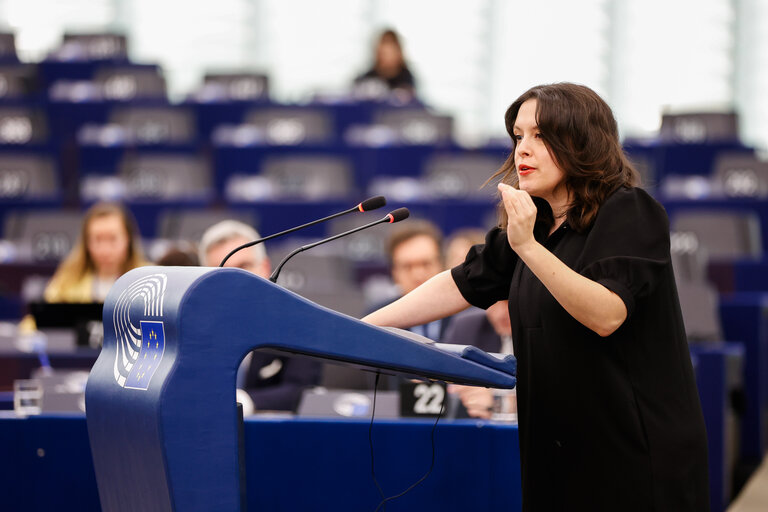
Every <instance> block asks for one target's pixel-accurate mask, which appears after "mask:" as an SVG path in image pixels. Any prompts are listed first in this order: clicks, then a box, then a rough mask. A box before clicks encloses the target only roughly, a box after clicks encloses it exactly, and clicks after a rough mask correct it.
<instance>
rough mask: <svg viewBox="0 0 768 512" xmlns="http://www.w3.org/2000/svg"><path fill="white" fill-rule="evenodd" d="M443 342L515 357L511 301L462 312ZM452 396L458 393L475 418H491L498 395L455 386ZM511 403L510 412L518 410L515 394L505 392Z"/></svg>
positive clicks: (452, 388) (449, 389) (451, 390)
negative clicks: (510, 315) (510, 311)
mask: <svg viewBox="0 0 768 512" xmlns="http://www.w3.org/2000/svg"><path fill="white" fill-rule="evenodd" d="M441 341H442V342H443V343H453V344H457V345H473V346H475V347H477V348H479V349H480V350H484V351H485V352H491V353H497V354H514V349H513V348H512V325H511V323H510V319H509V301H506V300H500V301H499V302H497V303H495V304H493V305H492V306H490V307H489V308H488V309H487V310H485V311H483V310H482V309H480V308H470V309H468V310H466V311H463V312H461V313H459V314H458V315H455V316H454V317H453V320H451V325H450V326H448V329H447V330H446V331H445V335H444V336H443V339H442V340H441ZM448 391H449V392H450V393H456V394H457V395H458V396H459V399H460V400H461V403H462V405H463V406H464V407H465V408H466V410H467V414H468V415H469V416H471V417H473V418H483V419H488V418H490V417H491V412H492V411H493V402H494V392H493V390H491V389H488V388H481V387H477V386H459V385H451V386H449V387H448ZM504 395H506V398H504V399H506V400H509V404H508V406H507V408H506V410H508V411H510V412H516V411H517V401H516V399H515V396H514V393H504Z"/></svg>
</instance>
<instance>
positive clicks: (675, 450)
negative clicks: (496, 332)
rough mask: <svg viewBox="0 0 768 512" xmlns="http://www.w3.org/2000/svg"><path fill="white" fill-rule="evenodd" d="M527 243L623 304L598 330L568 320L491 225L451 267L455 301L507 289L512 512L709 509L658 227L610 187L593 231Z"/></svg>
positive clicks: (479, 299)
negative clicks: (513, 405) (609, 325)
mask: <svg viewBox="0 0 768 512" xmlns="http://www.w3.org/2000/svg"><path fill="white" fill-rule="evenodd" d="M536 236H537V239H538V240H539V241H540V242H541V243H542V244H543V245H544V246H545V247H546V248H547V249H548V250H550V251H551V252H552V253H554V254H555V255H556V256H557V257H558V258H559V259H560V260H561V261H563V262H564V263H565V264H566V265H568V266H569V267H570V268H572V269H574V270H575V271H576V272H578V273H580V274H582V275H584V276H586V277H588V278H590V279H592V280H594V281H597V282H598V283H601V284H602V285H604V286H605V287H606V288H608V289H609V290H611V291H613V292H615V293H616V294H617V295H618V296H619V297H621V299H622V300H623V301H624V303H625V304H626V307H627V312H628V316H627V319H626V321H625V322H624V324H623V325H622V326H621V327H620V328H619V329H617V330H616V332H614V333H613V334H611V335H610V336H608V337H606V338H602V337H600V336H598V335H597V334H596V333H594V332H593V331H591V330H590V329H588V328H586V327H585V326H584V325H582V324H581V323H579V322H578V321H576V320H575V319H574V318H573V317H571V315H570V314H568V313H567V312H566V311H565V309H563V307H562V306H560V304H559V303H558V302H557V301H556V300H555V299H554V297H552V295H551V294H550V293H549V291H548V290H547V289H546V288H545V287H544V285H543V284H542V283H541V282H540V281H539V280H538V278H536V276H534V275H533V273H532V272H531V271H530V269H529V268H528V267H527V266H526V265H525V264H524V263H523V262H522V261H521V260H519V258H518V257H517V255H516V254H515V253H514V252H513V251H512V249H511V248H510V247H509V244H508V242H507V238H506V232H504V231H503V230H500V229H498V228H497V229H493V230H491V231H490V232H489V233H488V235H487V237H486V243H485V245H478V246H475V247H473V248H472V249H471V250H470V251H469V253H468V255H467V258H466V261H465V262H464V263H463V264H462V265H459V266H457V267H456V268H454V269H453V270H452V275H453V279H454V280H455V282H456V284H457V285H458V287H459V290H460V291H461V293H462V295H463V296H464V298H465V299H466V300H467V301H468V302H470V303H471V304H473V305H476V306H479V307H482V308H487V307H488V306H490V305H491V304H493V303H494V302H496V301H497V300H501V299H505V298H507V297H509V314H510V317H511V320H512V333H513V338H514V348H515V355H516V356H517V358H518V390H517V397H518V398H517V399H518V414H519V422H520V456H521V465H522V489H523V510H525V511H535V512H541V511H549V510H552V511H561V510H578V511H581V510H585V511H586V510H588V511H611V512H616V511H621V512H627V511H643V512H648V511H674V512H688V511H690V512H701V511H708V510H709V489H708V469H707V440H706V432H705V430H704V419H703V416H702V413H701V405H700V403H699V398H698V393H697V390H696V384H695V381H694V375H693V368H692V365H691V358H690V353H689V351H688V344H687V341H686V337H685V329H684V326H683V320H682V316H681V313H680V304H679V301H678V297H677V288H676V286H675V280H674V276H673V273H672V263H671V261H670V253H669V221H668V219H667V215H666V213H665V212H664V209H663V208H662V206H661V205H660V204H659V203H657V202H656V201H655V200H654V199H653V198H651V197H650V196H649V195H648V194H647V193H646V192H645V191H643V190H642V189H639V188H631V189H630V188H621V189H619V190H617V191H616V192H614V193H613V194H612V195H611V196H610V197H609V198H608V199H607V200H606V201H605V203H604V204H603V205H602V206H601V208H600V211H599V212H598V215H597V217H596V219H595V222H594V223H593V225H592V227H591V228H590V229H588V230H587V231H586V232H585V233H578V232H576V231H574V230H573V229H571V228H570V227H569V226H568V225H567V223H565V224H564V225H563V226H561V227H560V228H558V229H557V230H556V231H555V232H554V233H552V234H551V235H550V236H547V233H546V232H544V233H541V232H538V233H537V235H536Z"/></svg>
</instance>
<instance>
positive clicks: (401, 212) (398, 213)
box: [269, 208, 411, 283]
mask: <svg viewBox="0 0 768 512" xmlns="http://www.w3.org/2000/svg"><path fill="white" fill-rule="evenodd" d="M410 214H411V212H409V211H408V208H398V209H397V210H394V211H391V212H389V213H388V214H387V215H386V216H385V217H384V218H382V219H379V220H375V221H373V222H370V223H368V224H364V225H362V226H358V227H356V228H354V229H350V230H349V231H345V232H344V233H339V234H338V235H334V236H332V237H330V238H326V239H324V240H320V241H318V242H313V243H311V244H307V245H303V246H301V247H299V248H298V249H294V250H293V251H291V253H290V254H288V256H286V257H285V258H283V261H281V262H280V264H279V265H278V266H277V268H276V269H275V271H274V272H272V275H271V276H269V280H270V281H272V282H273V283H274V282H276V281H277V276H278V275H280V270H282V268H283V265H285V263H286V262H287V261H288V260H289V259H291V258H293V257H294V256H296V255H297V254H299V253H300V252H303V251H306V250H307V249H311V248H313V247H317V246H318V245H322V244H325V243H328V242H333V241H334V240H337V239H339V238H342V237H345V236H347V235H352V234H354V233H357V232H358V231H362V230H364V229H368V228H372V227H373V226H376V225H379V224H384V223H389V224H393V223H395V222H400V221H401V220H405V219H407V218H408V216H409V215H410Z"/></svg>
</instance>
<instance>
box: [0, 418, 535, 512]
mask: <svg viewBox="0 0 768 512" xmlns="http://www.w3.org/2000/svg"><path fill="white" fill-rule="evenodd" d="M432 424H433V422H432V421H421V420H402V421H391V420H388V421H384V420H382V421H376V422H375V423H374V427H373V442H374V457H375V462H376V476H377V478H378V481H379V483H380V484H381V487H382V489H383V490H384V492H385V494H386V495H394V494H398V493H400V492H401V491H403V490H404V489H405V488H407V487H408V486H409V485H410V484H412V483H413V482H415V481H416V480H418V479H419V478H420V477H421V476H422V475H423V474H424V473H425V472H426V471H427V470H428V469H429V466H430V462H431V458H432V450H431V445H430V431H431V429H432ZM0 440H2V441H0V486H2V487H4V489H3V490H2V491H0V492H1V495H2V500H3V508H4V509H6V510H27V511H30V512H34V511H46V512H47V511H49V510H73V511H74V510H77V511H85V510H88V511H91V510H93V511H95V510H99V509H100V506H99V502H98V493H97V490H96V480H95V476H94V471H93V464H92V461H91V452H90V446H89V444H88V436H87V431H86V425H85V418H84V417H82V416H60V417H56V416H40V417H32V418H28V419H23V420H22V419H0ZM129 449H130V447H126V450H129ZM245 450H246V477H247V489H248V510H250V511H277V510H339V511H345V510H350V511H352V510H354V511H359V510H374V509H375V508H376V506H377V505H378V503H379V501H380V497H379V495H378V491H377V490H376V486H375V485H374V483H373V480H372V479H371V455H370V450H369V445H368V422H367V421H362V420H361V421H357V420H342V421H333V420H322V419H317V420H315V419H300V418H295V419H294V418H286V419H261V418H258V419H246V421H245ZM435 450H436V455H435V468H434V470H433V472H432V474H431V475H430V476H429V477H428V478H427V479H426V480H425V481H424V482H423V483H422V484H421V485H420V486H418V487H416V488H415V489H414V490H413V491H411V492H410V493H408V494H407V495H405V496H404V497H402V498H399V499H397V500H395V501H393V502H390V503H388V504H387V510H388V511H392V512H395V511H398V510H400V511H407V510H441V511H446V512H449V511H457V512H458V511H462V512H464V511H467V510H476V511H489V512H490V511H494V512H495V511H499V510H504V511H510V512H514V511H518V510H520V508H521V501H520V463H519V451H518V435H517V427H515V426H510V425H501V424H494V423H489V422H482V421H472V420H458V421H453V422H445V423H441V424H439V425H438V426H437V429H436V431H435ZM126 486H130V482H126ZM135 491H136V492H139V490H135ZM6 506H7V508H6Z"/></svg>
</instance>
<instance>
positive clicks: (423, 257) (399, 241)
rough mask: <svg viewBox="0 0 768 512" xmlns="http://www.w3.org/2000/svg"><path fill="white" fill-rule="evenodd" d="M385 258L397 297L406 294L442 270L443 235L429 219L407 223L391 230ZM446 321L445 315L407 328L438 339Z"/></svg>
mask: <svg viewBox="0 0 768 512" xmlns="http://www.w3.org/2000/svg"><path fill="white" fill-rule="evenodd" d="M387 257H388V258H389V264H390V271H391V273H392V281H394V283H395V284H396V285H397V287H398V289H399V291H400V296H402V295H406V294H408V293H410V292H412V291H413V290H415V289H416V288H418V287H419V286H421V285H422V284H423V283H425V282H426V281H428V280H429V279H430V278H431V277H433V276H435V275H437V274H439V273H440V272H442V271H443V270H444V269H445V260H444V255H443V235H442V233H441V232H440V230H439V229H438V228H437V226H435V225H434V224H432V223H431V222H429V221H425V220H415V221H411V222H407V223H405V224H403V225H402V226H400V227H398V228H397V229H395V230H393V232H392V234H391V236H390V237H389V240H388V241H387ZM383 305H384V304H382V306H383ZM377 309H378V308H377ZM449 323H450V319H449V318H445V319H442V320H436V321H434V322H432V323H429V324H425V325H417V326H414V327H411V328H410V329H409V330H410V331H412V332H415V333H416V334H421V335H422V336H426V337H427V338H430V339H433V340H435V341H440V339H441V338H442V336H443V334H444V333H445V329H446V328H447V326H448V324H449Z"/></svg>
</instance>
